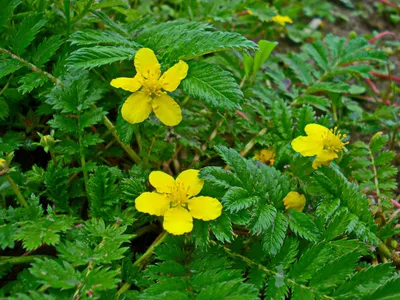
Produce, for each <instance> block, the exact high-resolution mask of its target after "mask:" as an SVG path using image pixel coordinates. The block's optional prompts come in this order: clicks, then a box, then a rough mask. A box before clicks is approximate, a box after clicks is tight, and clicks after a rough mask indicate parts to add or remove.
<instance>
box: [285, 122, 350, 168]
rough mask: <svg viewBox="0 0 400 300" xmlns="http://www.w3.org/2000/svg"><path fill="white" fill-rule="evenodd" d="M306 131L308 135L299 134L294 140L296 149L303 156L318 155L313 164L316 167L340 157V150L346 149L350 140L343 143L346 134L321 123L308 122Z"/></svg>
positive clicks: (293, 144)
mask: <svg viewBox="0 0 400 300" xmlns="http://www.w3.org/2000/svg"><path fill="white" fill-rule="evenodd" d="M304 131H305V132H306V133H307V136H299V137H297V138H295V139H294V140H293V141H292V148H293V150H294V151H296V152H299V153H301V155H303V156H316V158H315V160H314V162H313V164H312V166H313V168H314V169H317V168H319V167H320V166H321V165H329V163H330V162H331V161H332V160H334V159H335V158H338V152H340V151H341V150H343V149H344V147H345V145H346V144H348V142H346V143H343V140H344V139H345V138H346V135H345V134H340V131H338V130H337V128H336V127H335V129H333V130H332V129H331V130H329V129H328V128H326V127H324V126H322V125H319V124H308V125H307V126H306V127H305V128H304Z"/></svg>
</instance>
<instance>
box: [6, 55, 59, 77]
mask: <svg viewBox="0 0 400 300" xmlns="http://www.w3.org/2000/svg"><path fill="white" fill-rule="evenodd" d="M0 52H3V53H6V54H8V55H10V56H11V57H12V58H13V59H16V60H18V61H20V62H21V63H23V64H24V65H25V66H27V67H28V68H29V69H31V71H33V72H36V73H40V74H42V75H44V76H46V77H47V78H49V79H50V80H51V81H52V82H53V83H54V84H61V81H60V80H59V79H58V78H56V77H54V76H53V75H51V74H50V73H47V72H46V71H43V70H42V69H40V68H38V67H36V66H35V65H33V64H31V63H30V62H27V61H26V60H25V59H23V58H21V57H19V56H18V55H15V54H14V53H12V52H11V51H8V50H6V49H4V48H0Z"/></svg>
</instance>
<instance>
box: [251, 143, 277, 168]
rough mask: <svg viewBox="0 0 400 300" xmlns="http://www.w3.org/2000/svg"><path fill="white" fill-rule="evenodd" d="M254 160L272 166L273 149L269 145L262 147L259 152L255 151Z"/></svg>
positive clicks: (273, 160) (273, 159) (273, 158)
mask: <svg viewBox="0 0 400 300" xmlns="http://www.w3.org/2000/svg"><path fill="white" fill-rule="evenodd" d="M255 157H256V160H258V161H260V162H262V163H263V164H266V165H270V166H273V165H274V162H275V149H274V148H272V147H269V148H268V149H262V150H261V151H260V152H257V153H255Z"/></svg>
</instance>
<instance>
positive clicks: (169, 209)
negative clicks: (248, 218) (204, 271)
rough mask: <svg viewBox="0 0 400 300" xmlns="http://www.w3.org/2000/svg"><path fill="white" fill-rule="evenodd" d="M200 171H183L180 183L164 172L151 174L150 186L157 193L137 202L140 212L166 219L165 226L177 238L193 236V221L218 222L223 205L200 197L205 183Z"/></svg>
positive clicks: (215, 200)
mask: <svg viewBox="0 0 400 300" xmlns="http://www.w3.org/2000/svg"><path fill="white" fill-rule="evenodd" d="M198 175H199V171H198V170H192V169H189V170H186V171H183V172H182V173H181V174H179V176H178V177H177V178H176V180H175V179H174V178H173V177H172V176H170V175H168V174H166V173H164V172H161V171H153V172H151V173H150V176H149V180H150V184H151V185H152V186H153V187H155V188H156V192H151V193H149V192H145V193H142V194H141V195H140V196H139V197H137V198H136V200H135V207H136V209H137V210H138V211H140V212H143V213H148V214H150V215H155V216H163V217H164V222H163V226H164V229H165V230H166V231H168V232H169V233H171V234H174V235H181V234H184V233H188V232H191V231H192V229H193V218H195V219H200V220H203V221H210V220H215V219H216V218H218V217H219V216H220V215H221V213H222V204H221V203H220V202H219V201H218V200H217V199H215V198H212V197H206V196H199V197H194V196H196V195H197V194H199V193H200V191H201V189H202V188H203V185H204V180H203V179H200V178H199V177H198Z"/></svg>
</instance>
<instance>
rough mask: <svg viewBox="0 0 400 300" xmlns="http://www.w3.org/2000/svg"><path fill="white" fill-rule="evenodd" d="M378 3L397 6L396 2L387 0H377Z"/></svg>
mask: <svg viewBox="0 0 400 300" xmlns="http://www.w3.org/2000/svg"><path fill="white" fill-rule="evenodd" d="M378 1H379V2H380V3H383V4H386V5H387V6H391V7H397V6H396V4H394V3H391V2H389V1H387V0H378Z"/></svg>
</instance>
